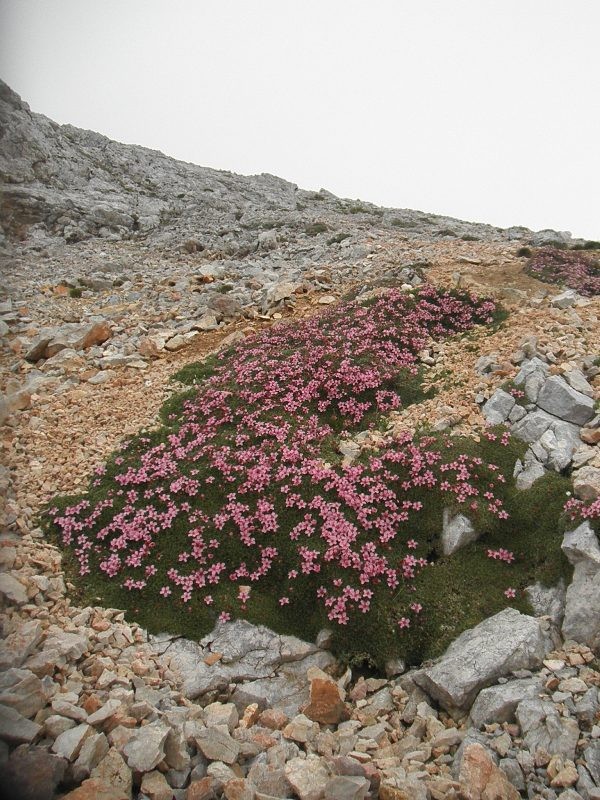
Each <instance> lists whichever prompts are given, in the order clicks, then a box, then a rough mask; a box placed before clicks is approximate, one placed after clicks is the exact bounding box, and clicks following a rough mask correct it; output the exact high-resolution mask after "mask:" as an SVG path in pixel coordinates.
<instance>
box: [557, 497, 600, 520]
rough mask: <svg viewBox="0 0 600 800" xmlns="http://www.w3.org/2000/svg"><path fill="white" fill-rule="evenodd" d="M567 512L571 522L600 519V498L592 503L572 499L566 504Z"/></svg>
mask: <svg viewBox="0 0 600 800" xmlns="http://www.w3.org/2000/svg"><path fill="white" fill-rule="evenodd" d="M565 511H566V513H567V516H568V517H569V519H570V520H571V521H581V520H586V519H600V497H597V498H596V499H595V500H593V501H592V502H590V503H586V502H585V501H583V500H577V499H576V498H575V497H572V498H571V499H570V500H567V502H566V503H565Z"/></svg>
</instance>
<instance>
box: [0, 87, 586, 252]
mask: <svg viewBox="0 0 600 800" xmlns="http://www.w3.org/2000/svg"><path fill="white" fill-rule="evenodd" d="M0 126H1V128H2V137H1V139H0V183H2V184H3V192H2V207H1V210H2V230H3V232H4V237H5V239H4V241H5V243H7V242H10V241H15V240H23V239H27V238H29V237H31V236H32V235H33V236H34V237H35V236H36V235H37V236H39V235H40V234H43V235H44V236H50V237H62V238H63V239H64V240H65V241H66V242H68V243H71V242H76V241H81V240H84V239H87V238H90V237H96V236H100V237H103V238H113V239H126V238H140V237H146V238H149V239H150V240H151V241H152V243H153V244H157V245H166V246H167V247H170V246H173V245H174V244H176V243H177V242H180V241H181V240H182V239H185V237H191V236H201V237H202V238H203V240H205V241H203V243H202V246H203V247H207V248H210V249H213V250H217V251H218V250H219V249H221V250H222V249H224V250H225V251H227V253H226V254H228V255H234V254H235V253H236V252H238V251H239V250H240V249H241V250H242V251H243V250H247V249H248V248H250V250H251V249H252V247H253V246H255V245H256V241H255V239H256V237H253V236H251V235H248V229H250V230H256V229H259V228H262V229H264V230H267V229H272V228H273V227H277V228H278V230H283V232H284V233H285V234H287V235H289V234H296V235H301V234H302V230H303V228H305V227H306V226H307V225H310V224H311V223H313V222H315V221H320V222H322V224H324V225H326V226H327V229H328V230H332V231H335V230H338V229H340V228H342V227H348V226H349V225H350V227H353V228H359V229H361V230H365V231H369V230H373V231H376V230H382V229H383V230H390V229H394V228H396V229H398V228H400V229H401V230H402V231H404V232H406V233H407V234H409V235H410V236H422V235H424V236H428V237H432V236H434V237H440V238H445V237H449V238H453V237H457V238H460V237H465V238H473V239H477V240H491V241H513V240H524V241H527V242H529V243H531V244H534V245H535V244H543V243H545V242H547V241H560V242H567V241H569V240H570V239H571V235H570V234H569V233H568V232H556V231H550V230H548V231H541V232H538V233H534V232H532V231H530V230H529V229H527V228H525V227H520V226H513V227H510V228H506V229H502V228H497V227H495V226H492V225H488V224H486V223H475V222H467V221H463V220H459V219H456V218H453V217H448V216H443V215H437V214H428V213H425V212H421V211H414V210H411V209H393V208H384V207H378V206H376V205H374V204H372V203H368V202H366V201H358V200H348V199H341V198H338V197H336V196H335V195H333V194H332V193H331V192H328V191H326V190H323V189H321V190H320V191H319V192H312V191H308V190H304V189H300V188H299V187H298V186H297V185H296V184H294V183H292V182H290V181H287V180H286V179H284V178H279V177H277V176H273V175H270V174H268V173H261V174H259V175H239V174H236V173H233V172H230V171H226V170H216V169H213V168H209V167H203V166H200V165H197V164H193V163H191V162H186V161H182V160H179V159H175V158H172V157H171V156H168V155H165V154H164V153H162V152H161V151H159V150H152V149H150V148H146V147H143V146H141V145H134V144H123V143H120V142H116V141H114V140H112V139H110V138H109V137H107V136H104V135H103V134H100V133H97V132H95V131H88V130H84V129H81V128H77V127H75V126H73V125H59V124H58V123H56V122H54V121H53V120H51V119H49V118H48V117H45V116H44V115H42V114H37V113H35V112H33V111H31V110H30V108H29V106H28V104H27V103H26V102H24V101H23V100H22V99H21V98H20V97H19V95H18V94H17V93H16V92H14V91H13V90H12V89H10V87H9V86H8V85H7V84H5V83H2V82H1V81H0ZM349 218H350V219H349ZM223 240H225V243H226V247H225V248H223V247H222V245H223Z"/></svg>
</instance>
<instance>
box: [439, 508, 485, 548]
mask: <svg viewBox="0 0 600 800" xmlns="http://www.w3.org/2000/svg"><path fill="white" fill-rule="evenodd" d="M478 538H479V534H478V533H477V531H476V530H475V528H474V527H473V523H472V522H471V520H470V519H469V518H468V517H465V515H464V514H455V515H452V512H451V511H450V509H448V508H445V509H444V514H443V530H442V552H443V554H444V555H445V556H450V555H452V554H453V553H455V552H456V551H457V550H460V549H461V547H465V545H467V544H470V543H471V542H475V541H476V540H477V539H478Z"/></svg>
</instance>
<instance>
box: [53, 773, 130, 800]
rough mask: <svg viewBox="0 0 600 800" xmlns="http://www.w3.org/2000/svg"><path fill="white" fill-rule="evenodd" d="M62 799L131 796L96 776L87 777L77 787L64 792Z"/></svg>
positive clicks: (126, 798) (124, 798)
mask: <svg viewBox="0 0 600 800" xmlns="http://www.w3.org/2000/svg"><path fill="white" fill-rule="evenodd" d="M62 800H131V797H130V796H128V795H126V794H125V792H124V791H123V790H122V789H119V788H118V787H116V786H108V785H107V784H106V783H103V782H102V781H99V780H98V779H97V778H88V780H87V781H84V782H83V783H82V784H81V786H78V787H77V789H73V791H72V792H69V794H65V795H64V796H63V798H62Z"/></svg>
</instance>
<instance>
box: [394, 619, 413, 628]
mask: <svg viewBox="0 0 600 800" xmlns="http://www.w3.org/2000/svg"><path fill="white" fill-rule="evenodd" d="M397 624H398V627H399V628H410V620H409V619H408V617H400V619H399V620H398V623H397Z"/></svg>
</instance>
